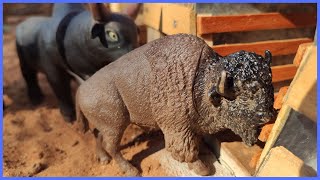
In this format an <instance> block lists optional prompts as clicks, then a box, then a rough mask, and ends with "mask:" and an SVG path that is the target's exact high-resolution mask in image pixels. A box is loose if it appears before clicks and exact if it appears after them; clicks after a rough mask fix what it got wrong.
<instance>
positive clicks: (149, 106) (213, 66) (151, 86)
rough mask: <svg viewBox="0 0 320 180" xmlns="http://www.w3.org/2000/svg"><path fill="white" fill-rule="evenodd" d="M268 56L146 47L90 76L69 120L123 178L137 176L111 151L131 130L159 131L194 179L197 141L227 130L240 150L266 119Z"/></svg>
mask: <svg viewBox="0 0 320 180" xmlns="http://www.w3.org/2000/svg"><path fill="white" fill-rule="evenodd" d="M270 63H271V53H270V52H269V51H266V54H265V58H263V57H262V56H260V55H257V54H255V53H252V52H246V51H240V52H237V53H234V54H231V55H229V56H226V57H221V56H220V55H218V54H217V53H216V52H214V51H213V50H212V49H211V48H210V47H209V46H208V45H207V44H206V43H205V42H204V41H203V40H201V39H199V38H198V37H195V36H192V35H186V34H178V35H172V36H166V37H164V38H161V39H158V40H155V41H152V42H150V43H148V44H146V45H144V46H142V47H140V48H137V49H135V50H133V51H131V52H130V53H128V54H126V55H124V56H122V57H121V58H119V59H118V60H116V61H115V62H113V63H110V64H109V65H107V66H106V67H104V68H102V69H101V70H99V71H98V72H96V73H95V74H94V75H93V76H92V77H90V78H89V79H88V80H87V81H86V82H84V83H83V84H81V86H80V87H79V88H78V91H77V94H76V111H77V120H78V121H79V122H83V123H84V130H88V127H89V126H88V122H87V120H88V121H89V123H90V125H92V126H94V127H95V128H97V129H98V130H99V131H100V133H99V135H98V138H97V153H98V154H97V156H98V157H99V159H100V160H101V161H106V162H109V161H110V160H111V158H113V159H114V160H115V161H116V162H117V163H118V164H119V166H120V168H121V169H122V170H123V171H124V172H126V174H127V175H138V174H139V172H138V170H137V169H136V168H135V167H133V166H132V165H131V164H130V163H129V162H128V161H126V160H125V159H124V158H123V157H122V155H121V153H120V149H119V143H120V140H121V137H122V135H123V132H124V130H125V128H126V127H127V126H128V125H129V124H130V123H134V124H136V125H138V126H141V127H147V128H151V129H160V130H161V131H162V132H163V134H164V140H165V148H166V149H167V150H168V151H169V152H171V154H172V156H173V157H174V158H175V159H176V160H178V161H180V162H188V163H189V167H191V168H192V169H193V170H194V171H195V172H196V173H197V174H200V175H208V174H209V173H210V172H209V169H208V167H206V166H205V165H204V163H203V162H202V161H201V160H200V159H199V158H198V154H199V144H200V142H201V137H202V136H203V135H204V134H214V133H217V132H219V131H222V130H224V129H231V130H232V131H233V132H235V133H236V134H238V135H239V136H240V137H241V138H242V140H243V141H244V142H245V143H246V144H247V145H253V144H254V143H255V142H256V141H257V136H258V133H257V131H258V129H259V126H260V125H262V124H264V123H266V122H268V121H269V120H270V119H271V118H273V116H274V113H275V111H274V109H273V101H274V97H273V86H272V81H271V80H272V79H271V69H270Z"/></svg>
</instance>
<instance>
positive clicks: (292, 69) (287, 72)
mask: <svg viewBox="0 0 320 180" xmlns="http://www.w3.org/2000/svg"><path fill="white" fill-rule="evenodd" d="M271 71H272V82H281V81H286V80H290V79H293V78H294V76H295V74H296V72H297V67H296V66H295V65H293V64H286V65H280V66H273V67H271Z"/></svg>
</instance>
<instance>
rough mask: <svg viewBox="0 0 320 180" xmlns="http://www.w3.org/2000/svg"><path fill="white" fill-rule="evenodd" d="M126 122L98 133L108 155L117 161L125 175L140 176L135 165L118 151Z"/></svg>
mask: <svg viewBox="0 0 320 180" xmlns="http://www.w3.org/2000/svg"><path fill="white" fill-rule="evenodd" d="M127 126H128V124H125V125H123V126H121V127H117V128H112V129H111V128H110V129H109V128H107V129H104V130H103V131H101V132H100V133H101V134H102V136H103V144H104V149H105V150H106V151H107V152H108V154H110V156H111V157H112V158H113V159H114V160H115V161H116V162H117V164H118V165H119V167H120V169H121V170H122V172H123V173H124V174H125V175H126V176H140V173H139V171H138V169H137V168H136V167H134V166H133V165H132V164H130V163H129V162H128V161H127V160H126V159H125V158H124V157H123V156H122V154H121V152H120V141H121V138H122V135H123V132H124V130H125V129H126V127H127Z"/></svg>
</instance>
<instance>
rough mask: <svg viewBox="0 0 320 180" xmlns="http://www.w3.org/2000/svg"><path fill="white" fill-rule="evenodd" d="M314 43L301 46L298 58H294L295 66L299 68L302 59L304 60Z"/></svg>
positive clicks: (297, 54)
mask: <svg viewBox="0 0 320 180" xmlns="http://www.w3.org/2000/svg"><path fill="white" fill-rule="evenodd" d="M312 44H313V43H303V44H300V45H299V48H298V50H297V53H296V56H295V57H294V60H293V64H294V65H295V66H297V67H298V66H299V65H300V63H301V61H302V58H303V55H304V54H305V51H306V49H307V48H308V47H311V46H312Z"/></svg>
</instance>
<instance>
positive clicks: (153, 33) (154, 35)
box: [147, 27, 165, 42]
mask: <svg viewBox="0 0 320 180" xmlns="http://www.w3.org/2000/svg"><path fill="white" fill-rule="evenodd" d="M164 36H165V34H163V33H162V32H160V31H158V30H155V29H153V28H151V27H147V42H150V41H153V40H156V39H159V38H161V37H164Z"/></svg>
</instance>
